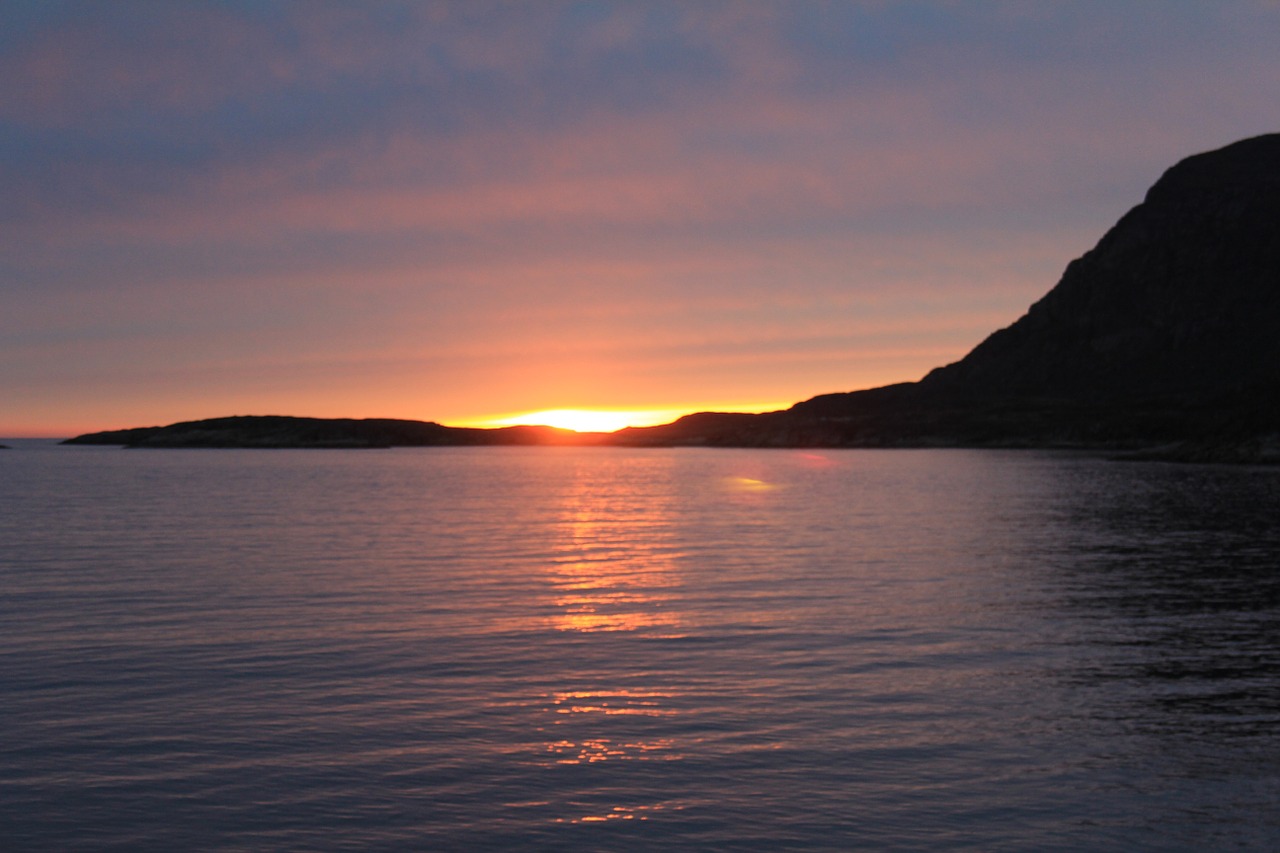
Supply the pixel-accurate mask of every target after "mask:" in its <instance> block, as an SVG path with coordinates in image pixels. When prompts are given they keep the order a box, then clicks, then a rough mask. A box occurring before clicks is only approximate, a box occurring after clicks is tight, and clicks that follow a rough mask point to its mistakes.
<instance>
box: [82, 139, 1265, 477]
mask: <svg viewBox="0 0 1280 853" xmlns="http://www.w3.org/2000/svg"><path fill="white" fill-rule="evenodd" d="M64 444H111V445H123V446H126V447H317V448H320V447H396V446H413V447H422V446H448V445H455V446H456V445H468V446H477V445H484V446H494V445H548V444H551V445H610V446H630V447H640V446H643V447H667V446H687V445H696V446H711V447H1043V448H1082V449H1099V450H1111V451H1122V452H1128V453H1131V454H1134V455H1135V456H1138V457H1141V458H1166V459H1177V460H1183V461H1221V462H1280V134H1268V135H1265V136H1259V137H1254V138H1252V139H1245V140H1242V141H1240V142H1236V143H1234V144H1232V145H1228V146H1226V147H1225V148H1221V149H1218V150H1216V151H1211V152H1207V153H1204V154H1198V155H1195V156H1192V157H1188V158H1187V159H1185V160H1182V161H1181V162H1179V163H1178V164H1176V165H1174V166H1173V167H1172V168H1170V169H1169V170H1168V171H1166V172H1165V173H1164V175H1163V176H1162V177H1161V178H1160V179H1159V180H1158V181H1157V182H1156V183H1155V185H1154V186H1152V187H1151V189H1150V190H1149V191H1148V192H1147V194H1146V198H1145V199H1144V201H1143V202H1142V203H1141V204H1139V205H1138V206H1137V207H1135V208H1133V209H1132V210H1130V211H1129V212H1128V213H1127V214H1125V215H1124V216H1123V217H1122V218H1121V219H1120V220H1119V222H1117V223H1116V224H1115V225H1114V226H1113V227H1112V228H1111V229H1110V230H1109V231H1108V232H1107V233H1106V234H1105V235H1104V236H1103V237H1102V239H1101V240H1100V241H1099V242H1098V244H1097V246H1095V247H1094V248H1093V249H1092V250H1090V251H1089V252H1087V253H1085V254H1084V255H1083V256H1082V257H1080V258H1077V259H1076V260H1074V261H1072V262H1071V263H1070V264H1069V265H1068V266H1067V269H1066V272H1065V273H1064V274H1063V276H1062V278H1061V280H1060V281H1059V282H1058V283H1057V285H1056V286H1054V287H1053V289H1052V290H1050V291H1049V292H1048V293H1047V294H1046V295H1045V296H1044V297H1043V298H1042V299H1041V300H1040V301H1038V302H1036V303H1035V304H1034V305H1032V306H1031V308H1030V309H1029V310H1028V311H1027V313H1026V314H1025V315H1024V316H1023V317H1022V318H1020V319H1019V320H1018V321H1017V322H1015V323H1014V324H1013V325H1011V326H1009V327H1007V328H1004V329H1000V330H999V331H996V332H995V333H993V334H992V335H990V336H989V337H988V338H987V339H986V340H984V341H983V342H982V343H980V344H979V345H978V346H977V347H975V348H974V349H973V351H972V352H970V353H969V354H968V355H966V356H965V357H964V358H963V359H961V360H960V361H957V362H955V363H953V364H949V365H946V366H945V367H939V368H937V369H935V370H933V371H931V372H930V373H929V374H928V375H926V376H925V377H924V378H923V379H921V380H920V381H918V382H904V383H901V384H897V385H889V386H885V387H882V388H873V389H869V390H865V391H852V392H846V393H836V394H824V395H821V396H818V397H814V398H813V399H810V400H806V401H804V402H801V403H797V404H795V405H794V406H792V407H791V408H790V409H786V410H784V411H778V412H768V413H765V414H743V413H731V412H703V413H699V414H694V415H688V416H686V417H683V418H680V419H679V420H677V421H674V422H673V423H670V424H665V425H662V426H655V427H633V428H629V429H623V430H619V431H618V432H615V433H607V434H604V433H575V432H572V431H569V430H561V429H555V428H552V427H532V426H529V427H507V428H503V429H469V428H459V427H448V426H443V425H440V424H436V423H430V422H423V421H409V420H391V419H366V420H356V419H320V418H294V417H284V416H238V417H228V418H215V419H210V420H201V421H190V422H184V423H176V424H170V425H169V426H157V427H142V428H136V429H126V430H115V431H109V432H98V433H91V434H88V435H82V436H77V437H76V438H72V439H68V440H67V441H66V442H64Z"/></svg>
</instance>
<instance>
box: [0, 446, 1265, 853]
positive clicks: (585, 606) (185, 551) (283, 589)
mask: <svg viewBox="0 0 1280 853" xmlns="http://www.w3.org/2000/svg"><path fill="white" fill-rule="evenodd" d="M7 443H10V444H12V445H15V449H13V450H5V451H0V581H2V583H3V586H2V587H0V848H3V849H4V850H6V851H9V850H17V851H21V850H40V851H44V850H58V851H76V850H157V851H171V850H244V851H263V850H360V851H365V850H486V849H511V850H578V849H582V850H619V851H633V850H762V851H763V850H936V851H942V850H946V851H954V850H974V851H979V850H980V851H999V850H1026V851H1045V850H1115V851H1133V850H1223V849H1258V850H1263V849H1276V848H1277V847H1280V525H1278V524H1277V521H1278V520H1280V470H1277V469H1263V468H1248V467H1239V468H1228V467H1211V466H1204V467H1193V466H1182V467H1180V466H1173V465H1161V464H1148V463H1117V462H1108V461H1106V460H1101V459H1096V458H1091V457H1088V456H1079V455H1069V454H1056V455H1055V454H1048V453H1037V452H996V451H972V452H971V451H950V450H948V451H852V450H850V451H822V452H816V451H815V452H800V451H785V450H775V451H747V450H742V451H739V450H718V451H712V450H695V449H676V450H622V449H603V448H588V449H581V448H579V449H574V448H555V449H552V448H546V449H532V448H490V449H470V448H465V449H464V448H457V449H452V448H451V449H398V450H391V451H336V450H335V451H283V450H282V451H182V450H173V451H127V450H120V449H115V448H71V447H58V446H55V445H53V444H52V443H50V442H32V441H26V442H7Z"/></svg>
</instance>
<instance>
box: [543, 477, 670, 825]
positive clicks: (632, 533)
mask: <svg viewBox="0 0 1280 853" xmlns="http://www.w3.org/2000/svg"><path fill="white" fill-rule="evenodd" d="M590 470H591V473H589V474H586V475H584V476H581V477H579V478H577V479H575V480H574V481H573V485H572V487H571V488H569V489H567V490H566V491H565V492H564V493H563V495H562V512H561V519H560V522H559V524H558V526H557V534H558V541H557V542H556V543H555V545H554V546H553V548H554V550H553V554H552V558H551V559H550V560H549V561H548V563H547V564H546V566H545V568H544V578H545V579H546V582H547V584H548V586H549V595H548V596H547V599H546V602H547V610H546V611H545V612H546V613H547V616H546V618H547V619H548V620H549V627H551V628H552V629H553V630H554V631H555V632H557V633H560V634H570V633H572V634H577V635H580V637H581V640H580V642H587V643H591V644H592V645H593V647H598V649H599V650H600V651H602V652H606V653H607V654H609V655H613V654H614V653H615V651H617V650H615V649H614V647H613V645H612V644H616V643H621V644H624V645H623V646H620V647H618V649H619V650H620V649H623V648H625V647H627V646H629V645H630V644H631V643H644V642H649V641H652V640H666V639H672V638H678V637H682V636H684V635H685V633H686V631H687V626H685V625H684V623H683V611H684V608H683V607H682V596H683V587H684V578H683V575H682V571H683V563H684V561H685V560H686V559H687V554H686V553H685V551H684V550H682V548H681V547H680V546H679V545H678V544H677V542H678V537H677V535H676V526H677V524H676V523H677V520H678V519H677V515H676V512H675V510H674V508H673V507H672V505H671V493H670V490H669V488H664V487H663V486H664V484H663V483H661V482H654V481H652V480H644V479H637V478H636V477H635V476H634V472H632V471H630V470H628V469H625V468H619V469H613V470H610V471H609V472H608V475H607V476H601V475H600V473H599V472H600V469H599V468H595V469H590ZM650 470H651V469H650ZM636 651H637V650H636V649H630V650H629V652H628V653H631V654H634V653H635V652H636ZM583 657H584V660H590V659H591V655H590V654H584V656H583ZM608 671H610V672H615V670H613V669H609V670H608ZM616 672H617V674H616V676H615V677H614V678H612V679H609V678H607V677H606V676H605V674H604V671H601V670H599V669H598V668H596V669H593V668H591V667H590V666H589V665H586V666H584V667H583V669H582V671H581V672H580V673H578V675H577V677H575V678H573V679H572V680H570V681H569V683H565V684H561V685H559V686H558V689H553V690H551V691H548V692H547V693H546V694H544V695H543V697H542V699H541V707H540V709H539V712H540V714H541V724H540V725H539V730H540V732H541V734H542V736H543V738H544V739H543V743H542V755H541V757H540V759H539V760H540V762H541V763H543V764H544V765H545V766H546V767H548V768H557V772H570V771H569V768H579V770H576V771H572V772H584V773H588V774H595V773H599V772H603V768H605V767H609V768H613V767H614V766H615V765H623V766H625V765H627V764H633V763H636V762H655V761H661V762H670V761H681V760H683V759H684V757H685V752H686V751H687V749H688V748H689V746H690V744H689V743H688V742H681V741H680V740H679V739H678V738H677V737H675V736H673V734H672V731H673V726H675V725H676V723H675V720H674V719H673V718H678V717H679V715H680V713H681V702H682V696H681V692H680V691H678V690H676V689H673V688H672V687H671V686H670V685H668V684H665V683H663V682H662V680H661V678H660V677H659V676H653V675H650V674H648V673H636V672H631V673H626V672H625V671H616ZM679 808H680V806H679V804H678V803H675V802H671V801H667V800H664V799H663V797H662V794H661V792H648V793H647V794H646V793H642V792H641V791H640V790H635V791H632V792H631V794H630V795H622V796H618V797H616V798H613V799H612V802H609V801H605V802H585V801H577V802H566V803H563V804H562V805H561V807H560V809H559V814H558V815H557V816H556V817H555V818H554V821H555V822H556V823H564V824H592V823H605V822H610V821H644V820H649V819H650V817H651V816H652V815H653V814H654V813H655V812H660V811H663V810H677V809H679Z"/></svg>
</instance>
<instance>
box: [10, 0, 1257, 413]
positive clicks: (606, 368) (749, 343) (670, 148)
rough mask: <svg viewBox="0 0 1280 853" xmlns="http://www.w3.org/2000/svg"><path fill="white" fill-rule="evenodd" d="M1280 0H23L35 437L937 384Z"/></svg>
mask: <svg viewBox="0 0 1280 853" xmlns="http://www.w3.org/2000/svg"><path fill="white" fill-rule="evenodd" d="M1278 44H1280V3H1277V2H1262V0H1258V1H1257V2H1254V1H1253V0H1230V2H1215V3H1203V2H1179V0H1159V2H1142V0H1132V2H1116V0H1107V2H1091V0H1069V2H1036V0H1019V2H1007V3H1005V2H985V3H984V2H928V3H925V2H887V1H886V2H872V0H867V2H856V0H847V2H830V3H828V2H817V0H813V1H812V2H809V1H808V0H787V1H786V2H765V0H760V2H753V0H726V2H712V1H711V0H679V2H664V0H643V2H640V0H636V2H556V0H537V2H487V0H464V2H440V3H431V2H411V3H395V2H364V3H347V2H324V0H305V2H275V3H273V2H235V0H222V2H213V0H208V2H170V0H151V2H130V0H113V2H110V3H103V2H59V0H39V2H30V1H29V0H6V2H5V3H3V4H2V5H0V80H3V81H4V85H3V86H2V87H0V200H2V202H3V203H2V204H0V435H4V436H12V437H18V436H65V435H74V434H78V433H82V432H87V431H93V430H100V429H113V428H123V427H132V426H149V425H155V424H166V423H171V422H174V421H181V420H194V419H198V418H205V417H216V416H224V415H233V414H291V415H302V416H314V417H399V418H414V419H421V420H434V421H438V422H440V423H445V424H453V425H464V424H478V423H487V422H492V421H494V420H497V419H501V418H511V417H514V416H516V415H519V414H521V413H527V412H536V411H542V410H551V409H589V410H590V409H595V410H600V409H608V410H623V411H628V412H636V413H641V414H637V415H634V416H632V420H633V421H634V422H641V418H642V417H643V413H653V417H655V418H660V419H665V420H670V419H671V417H673V416H674V415H676V414H679V413H681V412H688V411H697V410H709V409H718V410H739V411H760V410H767V409H774V408H779V407H785V406H787V405H790V404H791V403H794V402H797V401H799V400H803V399H807V398H808V397H811V396H814V395H816V394H820V393H827V392H834V391H848V390H855V389H859V388H868V387H874V386H878V385H883V384H888V383H892V382H901V381H910V380H915V379H918V378H920V377H921V376H923V375H924V374H925V373H927V372H928V370H929V369H931V368H932V367H935V366H937V365H941V364H945V363H948V362H951V361H955V360H956V359H958V358H960V357H962V356H963V355H964V354H965V353H966V352H967V351H968V350H969V349H971V348H972V347H973V346H975V345H976V344H977V343H978V342H980V341H981V340H982V339H983V338H984V337H985V336H986V335H987V334H989V333H990V332H991V331H994V330H995V329H997V328H999V327H1002V326H1006V325H1008V324H1009V323H1011V322H1013V321H1014V320H1016V319H1017V318H1018V317H1019V316H1020V315H1021V314H1022V313H1023V312H1024V311H1025V310H1026V308H1027V307H1028V306H1029V305H1030V304H1031V303H1032V302H1034V301H1035V300H1036V299H1038V298H1039V297H1040V296H1042V295H1043V294H1044V293H1045V292H1047V291H1048V290H1049V289H1050V288H1051V287H1052V286H1053V285H1054V284H1055V283H1056V281H1057V279H1058V278H1059V276H1060V275H1061V273H1062V270H1063V269H1064V268H1065V266H1066V264H1067V263H1068V262H1069V261H1070V260H1071V259H1073V258H1075V257H1077V256H1079V255H1080V254H1082V253H1083V252H1085V251H1087V250H1088V249H1089V248H1091V247H1092V246H1093V244H1094V243H1096V242H1097V240H1098V238H1100V237H1101V236H1102V234H1103V233H1104V232H1105V231H1106V229H1107V228H1109V227H1110V226H1111V225H1112V224H1113V223H1114V222H1115V221H1116V220H1117V219H1118V218H1119V217H1120V216H1121V215H1122V214H1123V213H1124V212H1125V211H1126V210H1128V209H1129V208H1131V207H1133V206H1134V205H1136V204H1138V203H1139V202H1141V200H1142V197H1143V194H1144V192H1145V191H1146V189H1147V188H1148V187H1149V186H1150V185H1151V184H1152V183H1153V182H1154V181H1155V180H1156V179H1157V178H1158V177H1159V176H1160V174H1161V173H1162V172H1163V171H1164V169H1166V168H1167V167H1169V166H1171V165H1172V164H1173V163H1174V162H1176V161H1177V160H1179V159H1181V158H1182V157H1185V156H1188V155H1190V154H1193V153H1196V152H1199V151H1204V150H1209V149H1212V148H1217V147H1219V146H1221V145H1225V144H1227V143H1229V142H1232V141H1235V140H1237V139H1241V138H1244V137H1248V136H1253V135H1257V134H1260V133H1267V132H1273V131H1277V130H1280V51H1277V49H1276V45H1278Z"/></svg>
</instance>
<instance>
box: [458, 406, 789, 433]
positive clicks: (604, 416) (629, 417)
mask: <svg viewBox="0 0 1280 853" xmlns="http://www.w3.org/2000/svg"><path fill="white" fill-rule="evenodd" d="M790 405H791V403H763V404H761V403H752V404H745V405H737V406H702V407H696V406H690V407H685V408H680V409H630V410H625V411H624V410H621V409H541V410H539V411H536V412H525V413H522V414H515V415H497V416H494V417H480V418H475V419H471V420H466V421H451V422H450V423H449V425H450V426H466V427H484V428H488V429H493V428H497V427H507V426H524V425H527V426H551V427H558V428H560V429H568V430H573V431H574V432H616V431H617V430H620V429H626V428H627V427H647V426H659V425H661V424H669V423H671V422H672V421H675V420H678V419H679V418H682V417H684V416H685V415H689V414H693V413H694V412H710V411H715V412H771V411H777V410H779V409H785V408H788V407H789V406H790Z"/></svg>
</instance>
